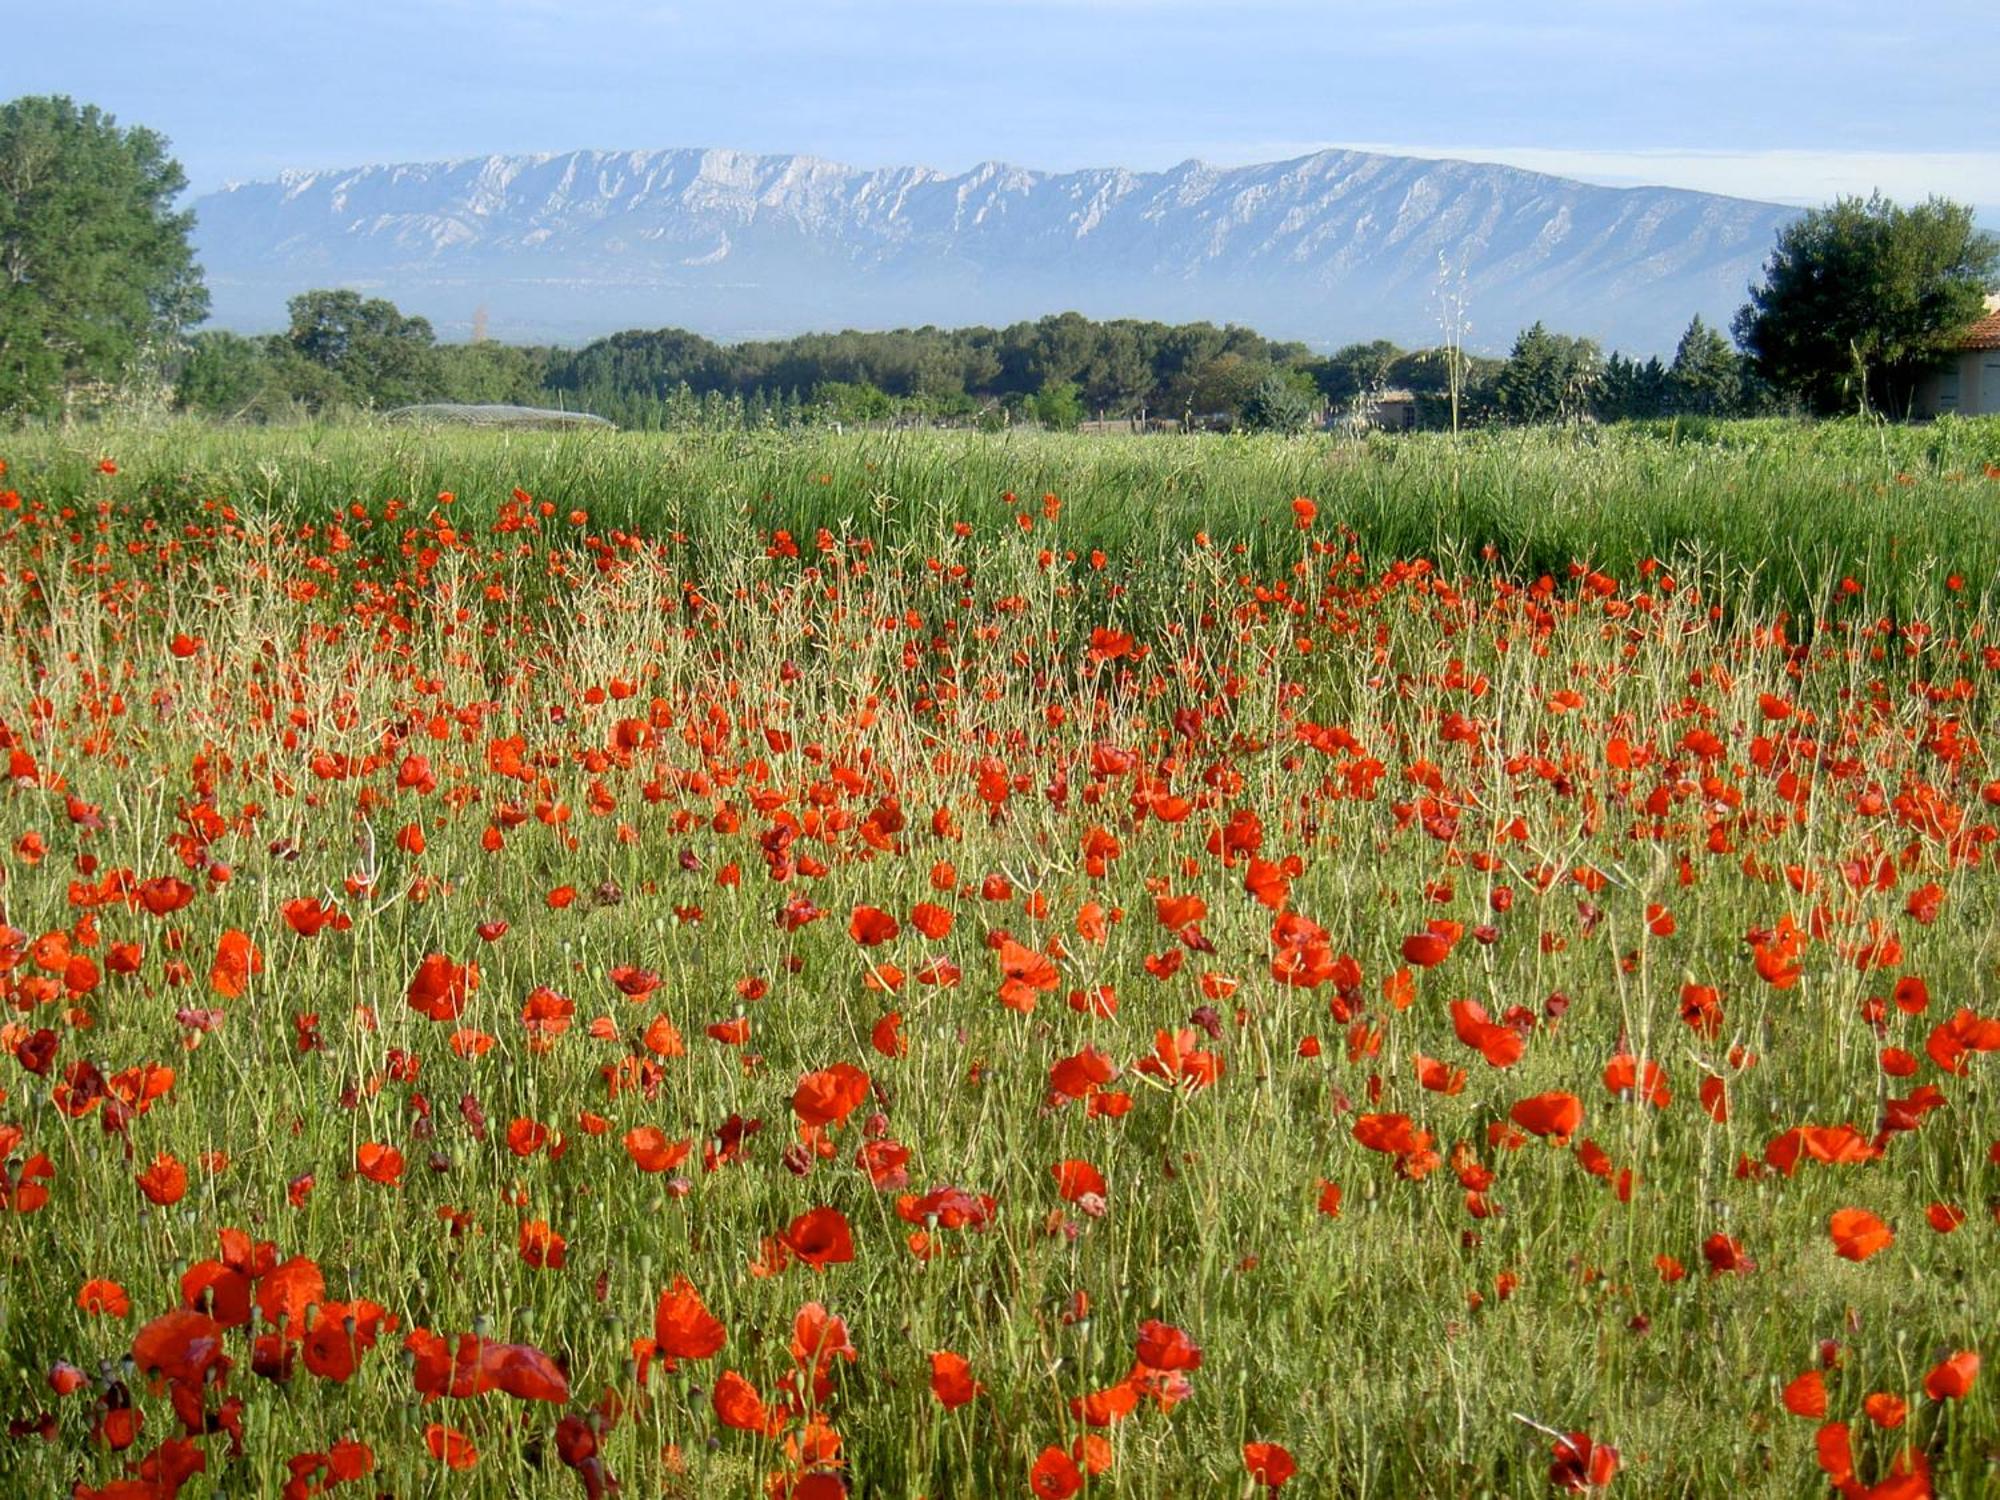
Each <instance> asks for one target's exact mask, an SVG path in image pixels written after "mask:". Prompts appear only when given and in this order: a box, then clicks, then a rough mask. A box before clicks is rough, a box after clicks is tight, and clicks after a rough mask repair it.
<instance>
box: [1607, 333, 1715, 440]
mask: <svg viewBox="0 0 2000 1500" xmlns="http://www.w3.org/2000/svg"><path fill="white" fill-rule="evenodd" d="M1695 321H1696V322H1700V321H1701V320H1700V319H1699V318H1697V319H1696V320H1695ZM1594 406H1595V409H1596V412H1597V415H1598V417H1599V418H1600V419H1601V420H1603V421H1606V422H1641V421H1649V420H1651V419H1653V418H1655V417H1660V416H1664V415H1665V414H1666V411H1667V367H1666V366H1665V365H1663V364H1661V363H1660V361H1659V357H1658V356H1657V355H1656V356H1654V357H1653V358H1651V359H1648V360H1647V361H1646V362H1645V363H1644V364H1641V363H1639V362H1638V361H1637V360H1634V359H1628V358H1626V357H1625V356H1624V355H1622V354H1619V353H1616V352H1614V353H1613V354H1612V356H1611V357H1610V358H1609V359H1607V360H1606V361H1605V362H1604V376H1603V378H1602V379H1601V380H1599V381H1598V383H1597V397H1596V401H1595V403H1594Z"/></svg>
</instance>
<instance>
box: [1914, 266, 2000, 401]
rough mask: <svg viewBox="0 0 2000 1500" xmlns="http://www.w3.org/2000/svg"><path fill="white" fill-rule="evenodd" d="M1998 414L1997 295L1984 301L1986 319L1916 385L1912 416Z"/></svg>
mask: <svg viewBox="0 0 2000 1500" xmlns="http://www.w3.org/2000/svg"><path fill="white" fill-rule="evenodd" d="M1946 412H1956V413H1958V414H1959V415H1960V416H1965V417H1977V416H1991V415H1993V414H1995V413H2000V296H1993V297H1988V298H1987V299H1986V316H1985V317H1983V318H1981V319H1980V320H1979V321H1978V322H1977V323H1974V324H1973V325H1972V326H1971V327H1970V328H1968V329H1966V330H1965V332H1964V333H1962V334H1960V335H1959V339H1958V343H1957V346H1956V347H1955V348H1954V349H1953V351H1952V354H1951V357H1950V358H1949V359H1947V360H1945V361H1944V362H1943V363H1941V364H1939V365H1938V367H1937V368H1936V369H1934V370H1932V371H1931V372H1930V373H1929V374H1928V375H1926V376H1924V377H1923V378H1922V379H1921V380H1919V381H1918V382H1917V392H1916V399H1915V400H1913V401H1912V402H1911V403H1910V415H1911V416H1913V417H1941V416H1943V415H1944V414H1945V413H1946Z"/></svg>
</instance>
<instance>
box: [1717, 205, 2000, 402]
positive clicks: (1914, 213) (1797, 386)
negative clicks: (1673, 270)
mask: <svg viewBox="0 0 2000 1500" xmlns="http://www.w3.org/2000/svg"><path fill="white" fill-rule="evenodd" d="M1996 272H2000V243H1996V242H1995V240H1994V239H1993V237H1992V236H1991V235H1988V234H1984V233H1982V232H1980V231H1979V230H1978V229H1977V228H1975V227H1974V225H1973V220H1972V210H1971V209H1970V208H1968V207H1966V206H1964V205H1963V204H1958V203H1952V202H1950V201H1949V200H1947V199H1943V198H1931V199H1928V200H1926V201H1925V202H1923V203H1920V204H1918V205H1916V206H1915V207H1914V208H1902V207H1899V206H1898V205H1896V204H1895V203H1892V202H1890V201H1889V200H1888V199H1886V198H1884V197H1882V196H1881V195H1880V194H1879V193H1878V194H1876V195H1875V196H1873V197H1871V198H1868V199H1866V200H1864V199H1861V198H1841V199H1839V200H1837V201H1836V202H1835V203H1833V204H1832V205H1831V206H1830V207H1827V208H1816V209H1812V210H1809V211H1808V212H1807V213H1805V214H1803V215H1801V216H1800V217H1799V218H1798V219H1796V220H1794V221H1793V222H1792V223H1791V224H1789V225H1787V226H1786V227H1785V228H1784V229H1783V230H1781V231H1780V232H1779V234H1778V243H1777V247H1776V249H1775V250H1774V251H1773V252H1772V254H1771V258H1770V259H1769V260H1768V261H1767V262H1766V263H1765V266H1764V280H1763V282H1762V283H1761V284H1759V285H1757V286H1755V287H1753V288H1751V291H1750V300H1749V302H1748V303H1746V304H1745V305H1744V307H1743V309H1742V311H1740V312H1739V313H1737V315H1736V322H1735V333H1736V339H1737V342H1738V343H1739V344H1741V345H1742V347H1743V349H1744V352H1745V353H1746V354H1748V355H1749V357H1750V361H1751V364H1752V366H1753V368H1754V369H1755V370H1756V372H1757V374H1758V375H1760V376H1762V377H1763V378H1764V379H1765V380H1768V381H1769V382H1771V384H1773V385H1775V386H1777V387H1779V388H1780V389H1783V390H1786V391H1790V392H1792V393H1794V394H1796V395H1797V396H1798V397H1799V398H1800V399H1801V400H1803V401H1804V402H1805V403H1806V404H1807V405H1809V406H1810V407H1812V408H1813V409H1814V410H1816V411H1819V412H1824V413H1832V412H1837V411H1842V410H1848V411H1853V410H1864V411H1865V410H1871V409H1872V410H1879V411H1886V412H1889V413H1890V414H1892V415H1901V414H1902V413H1903V412H1905V411H1907V410H1908V408H1909V403H1910V398H1911V396H1912V394H1913V393H1914V390H1915V386H1916V380H1917V377H1918V376H1920V375H1921V374H1922V373H1923V372H1924V371H1925V369H1927V368H1928V367H1929V366H1931V365H1932V364H1934V363H1935V362H1936V361H1937V360H1938V359H1939V358H1940V357H1941V356H1942V355H1943V354H1944V353H1945V352H1946V351H1947V350H1949V348H1950V347H1951V344H1952V341H1953V339H1954V338H1956V336H1957V335H1958V334H1959V333H1960V332H1962V331H1963V330H1964V329H1965V327H1966V326H1967V325H1968V324H1970V323H1972V322H1973V321H1974V320H1976V319H1977V318H1978V317H1979V315H1980V313H1981V311H1982V310H1983V308H1984V298H1985V293H1986V292H1987V291H1989V290H1990V289H1991V288H1992V286H1993V284H1994V279H1995V275H1996Z"/></svg>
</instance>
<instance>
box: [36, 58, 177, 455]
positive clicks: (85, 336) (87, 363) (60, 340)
mask: <svg viewBox="0 0 2000 1500" xmlns="http://www.w3.org/2000/svg"><path fill="white" fill-rule="evenodd" d="M186 185H187V181H186V178H185V177H184V176H183V175H182V173H181V169H180V165H179V164H178V163H177V162H175V161H174V160H173V158H171V157H170V156H168V155H167V142H166V140H165V139H164V138H163V137H161V136H159V135H157V134H155V133H154V132H153V131H150V130H147V129H144V128H143V127H139V128H134V129H129V130H125V129H120V128H119V126H118V123H117V121H116V120H114V119H113V118H112V117H111V116H110V115H108V114H105V113H104V112H103V111H101V110H99V109H98V108H97V107H96V106H94V105H78V104H76V103H74V102H73V101H71V100H70V99H68V98H64V97H60V96H46V97H41V96H38V97H30V98H22V99H15V100H13V101H11V102H10V103H7V104H4V105H0V410H13V411H20V412H27V413H30V414H42V415H46V414H49V413H51V412H56V411H60V410H61V409H62V408H63V407H64V405H65V403H66V402H67V401H68V400H69V399H70V397H71V396H72V395H73V394H74V393H75V392H76V391H78V390H79V389H80V388H82V387H85V386H91V385H101V386H112V385H119V384H123V383H126V382H128V381H130V380H132V379H134V378H135V377H137V376H139V375H141V374H142V373H144V370H145V368H146V367H147V366H149V365H153V366H157V365H158V364H160V363H162V362H163V359H164V356H165V355H166V353H167V352H168V349H169V347H170V346H171V345H172V344H173V343H174V342H175V341H176V340H177V339H178V337H179V335H180V333H181V331H182V330H183V329H185V328H187V327H189V326H190V325H192V324H194V323H197V322H199V321H200V320H201V319H202V318H203V317H204V316H206V315H207V312H208V293H207V291H206V290H205V289H204V288H203V286H202V284H201V272H200V268H199V267H198V266H196V265H195V262H194V253H193V251H192V250H191V249H190V248H189V245H188V233H189V231H190V229H192V227H193V224H194V217H193V215H192V214H188V213H175V212H174V210H173V203H174V200H175V198H176V197H177V196H179V194H180V192H181V191H182V189H183V188H185V187H186Z"/></svg>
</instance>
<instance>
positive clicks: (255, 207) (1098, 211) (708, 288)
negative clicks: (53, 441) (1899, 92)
mask: <svg viewBox="0 0 2000 1500" xmlns="http://www.w3.org/2000/svg"><path fill="white" fill-rule="evenodd" d="M195 212H196V243H197V247H198V250H199V253H200V257H201V260H202V263H203V265H204V267H205V268H206V270H207V273H208V280H209V285H210V288H211V292H212V295H213V301H214V309H215V313H214V316H215V320H216V322H217V323H219V324H221V325H223V326H226V327H235V328H241V329H245V330H265V329H271V328H275V327H280V326H282V324H283V321H284V303H285V299H286V298H287V297H288V296H291V295H293V294H295V293H297V292H299V291H302V290H304V289H306V288H308V287H314V286H352V287H355V288H357V289H359V290H362V291H366V292H368V293H370V294H371V295H378V296H386V297H389V298H391V299H392V300H394V301H395V302H396V303H397V304H398V305H399V306H401V307H402V308H403V309H404V310H405V311H409V312H417V313H422V314H424V315H425V316H427V317H429V318H430V319H431V320H432V321H433V323H434V324H435V325H436V326H437V327H438V329H439V331H440V333H441V334H442V335H444V336H447V337H450V336H453V335H456V334H461V333H462V332H463V331H464V330H465V329H467V328H469V327H470V325H471V321H472V318H473V316H474V313H475V311H476V310H477V309H480V308H484V309H486V310H487V315H488V327H489V329H490V331H491V332H492V333H493V334H494V336H496V337H500V338H507V339H518V340H553V341H559V342H578V341H581V340H584V339H588V338H591V337H595V336H597V335H600V334H605V333H610V332H613V331H615V330H617V329H621V328H655V327H667V326H676V327H684V328H689V329H693V330H694V331H696V332H699V333H703V334H707V335H709V336H710V337H714V338H720V339H741V338H754V337H770V336H782V335H786V334H791V333H799V332H805V331H809V330H827V329H835V328H842V327H857V328H888V327H912V326H918V325H922V324H926V323H931V324H938V325H942V326H955V325H965V324H972V323H988V324H1002V323H1008V322H1013V321H1016V320H1019V319H1023V318H1034V317H1039V316H1041V315H1043V314H1046V313H1051V312H1058V311H1063V310H1066V309H1072V308H1073V309H1075V310H1077V311H1080V312H1083V313H1086V314H1088V315H1090V316H1092V317H1141V318H1158V319H1161V320H1164V321H1171V322H1181V321H1190V320H1195V319H1207V320H1209V321H1213V322H1218V323H1220V322H1238V323H1245V324H1249V325H1250V326H1252V327H1255V328H1257V329H1258V330H1259V331H1260V332H1263V333H1265V334H1268V335H1271V336H1273V337H1280V338H1296V339H1304V340H1306V341H1308V342H1310V343H1312V344H1315V345H1318V346H1321V347H1327V346H1331V345H1334V344H1338V343H1342V342H1346V341H1348V340H1351V339H1359V338H1372V337H1386V338H1393V339H1396V340H1397V341H1398V342H1400V343H1404V344H1408V345H1417V344H1428V343H1436V342H1438V341H1439V338H1440V326H1441V320H1442V318H1443V317H1444V316H1445V314H1444V312H1443V301H1444V294H1445V293H1446V292H1447V291H1450V292H1451V293H1452V294H1453V295H1457V296H1461V297H1462V300H1463V304H1464V308H1465V316H1466V318H1467V319H1468V320H1469V322H1470V324H1471V329H1470V333H1469V335H1468V342H1469V343H1470V344H1471V345H1472V346H1473V347H1476V348H1485V349H1489V350H1504V349H1505V347H1506V345H1507V344H1508V343H1509V342H1510V341H1511V339H1512V338H1513V335H1514V333H1515V332H1516V331H1517V330H1518V329H1519V328H1521V327H1522V326H1525V325H1526V324H1527V323H1530V322H1533V321H1535V320H1536V319H1538V318H1539V319H1541V320H1543V321H1544V322H1546V323H1547V324H1548V325H1549V326H1550V327H1552V328H1558V329H1561V330H1563V331H1565V332H1572V333H1579V334H1587V335H1590V336H1592V337H1595V338H1597V339H1599V340H1600V341H1602V342H1603V343H1604V344H1605V346H1606V347H1607V348H1611V347H1617V348H1622V349H1625V350H1626V351H1628V352H1639V353H1651V352H1660V353H1670V352H1671V351H1672V348H1673V343H1674V340H1675V339H1676V338H1677V337H1678V335H1679V333H1680V331H1681V329H1682V328H1683V327H1684V326H1685V325H1686V323H1687V321H1688V319H1689V317H1690V316H1692V315H1693V314H1695V313H1701V314H1702V315H1703V316H1705V317H1707V318H1708V319H1709V320H1710V321H1711V322H1713V323H1717V324H1721V325H1724V326H1726V325H1727V322H1728V319H1729V317H1730V315H1731V314H1732V313H1733V312H1734V311H1735V309H1736V308H1737V307H1738V306H1739V305H1740V304H1741V303H1742V301H1743V300H1744V295H1745V290H1746V288H1747V287H1748V285H1749V284H1750V282H1751V281H1753V280H1754V279H1755V278H1756V275H1757V273H1758V270H1759V268H1760V267H1761V265H1762V263H1763V261H1764V258H1765V257H1766V256H1767V255H1768V254H1769V252H1770V249H1771V246H1772V244H1773V241H1774V238H1775V236H1776V233H1777V231H1778V229H1779V228H1780V226H1782V225H1783V224H1784V223H1785V222H1786V221H1787V220H1789V219H1790V218H1791V217H1792V216H1793V215H1794V213H1795V212H1796V210H1793V209H1789V208H1784V207H1781V206H1779V205H1776V204H1767V203H1756V202H1751V201H1748V200H1745V199H1738V198H1725V197H1720V196H1717V195H1714V194H1708V193H1698V192H1690V191H1685V190H1681V189H1674V188H1608V187H1598V186H1593V185H1589V184H1585V183H1580V182H1573V181H1570V180H1568V179H1566V178H1560V177H1551V176H1546V175H1543V174H1540V173H1534V172H1526V171H1521V170H1518V169H1516V168H1511V167H1502V166H1493V165H1486V164H1475V163H1469V162H1458V161H1432V160H1426V159H1421V158H1415V157H1400V156H1385V155H1377V154H1373V153H1367V152H1358V151H1322V152H1319V153H1316V154H1314V155H1311V156H1305V157H1300V158H1298V159H1296V160H1292V161H1284V162H1273V163H1267V164H1262V165H1256V166H1247V167H1214V166H1209V165H1206V164H1204V163H1202V162H1197V161H1188V162H1183V163H1181V164H1180V165H1179V166H1176V167H1172V168H1169V169H1167V170H1165V171H1159V172H1136V171H1128V170H1125V169H1122V168H1096V169H1089V170H1084V171H1075V172H1040V171H1032V170H1028V169H1025V168H1020V167H1013V166H1008V165H1005V164H1003V163H998V162H988V163H985V164H982V165H980V166H978V167H974V168H972V169H971V170H970V171H966V172H960V173H946V172H940V171H934V170H932V169H929V168H925V167H888V168H880V169H874V170H864V169H860V168H855V167H849V166H843V165H841V164H839V163H836V162H830V161H825V160H821V159H819V158H816V157H811V156H799V155H787V156H758V155H750V154H746V153H742V152H735V151H720V150H672V151H635V152H610V151H572V152H567V153H562V154H553V155H540V156H490V157H482V158H470V159H465V160H459V161H449V162H438V163H428V164H418V165H400V166H370V167H360V168H355V169H351V170H342V171H312V172H304V171H293V172H286V173H283V174H281V175H280V176H278V177H277V178H276V179H273V180H269V181H261V182H249V183H240V184H234V185H231V186H230V187H227V188H224V189H223V190H222V191H220V192H216V193H212V194H209V195H207V196H205V197H203V198H201V199H199V200H197V202H196V204H195Z"/></svg>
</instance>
